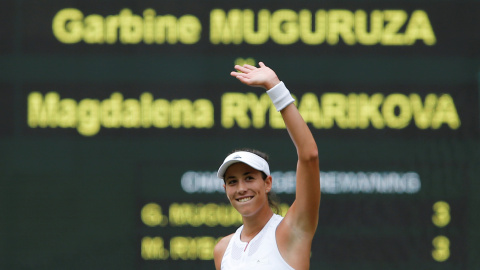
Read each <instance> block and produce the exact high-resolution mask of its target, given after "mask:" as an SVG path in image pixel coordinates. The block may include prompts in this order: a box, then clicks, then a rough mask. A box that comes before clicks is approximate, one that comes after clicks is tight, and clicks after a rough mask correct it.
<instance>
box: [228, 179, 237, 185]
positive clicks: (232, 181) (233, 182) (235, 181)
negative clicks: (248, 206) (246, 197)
mask: <svg viewBox="0 0 480 270" xmlns="http://www.w3.org/2000/svg"><path fill="white" fill-rule="evenodd" d="M236 183H237V180H230V181H228V182H227V185H229V186H232V185H234V184H236Z"/></svg>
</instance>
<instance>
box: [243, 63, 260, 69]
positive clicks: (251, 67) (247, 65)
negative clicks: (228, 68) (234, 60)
mask: <svg viewBox="0 0 480 270" xmlns="http://www.w3.org/2000/svg"><path fill="white" fill-rule="evenodd" d="M243 67H244V68H248V69H250V70H254V69H257V68H256V67H254V66H251V65H249V64H245V65H243Z"/></svg>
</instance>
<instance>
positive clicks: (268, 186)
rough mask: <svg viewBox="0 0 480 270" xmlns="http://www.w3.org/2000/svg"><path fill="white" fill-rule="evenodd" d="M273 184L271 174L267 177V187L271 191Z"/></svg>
mask: <svg viewBox="0 0 480 270" xmlns="http://www.w3.org/2000/svg"><path fill="white" fill-rule="evenodd" d="M272 185H273V178H272V176H271V175H269V176H267V178H266V179H265V189H266V190H268V191H269V192H270V190H272Z"/></svg>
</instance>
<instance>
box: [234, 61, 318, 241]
mask: <svg viewBox="0 0 480 270" xmlns="http://www.w3.org/2000/svg"><path fill="white" fill-rule="evenodd" d="M259 65H260V67H259V68H256V67H254V66H250V65H244V66H238V65H236V66H235V69H237V70H238V71H241V72H231V75H232V76H234V77H236V78H237V79H238V80H240V81H241V82H242V83H244V84H247V85H250V86H256V87H262V88H264V89H266V90H267V91H268V90H271V89H272V88H274V87H275V88H277V87H281V85H279V83H280V79H279V78H278V77H277V75H276V74H275V72H274V71H273V70H272V69H270V68H269V67H267V66H265V64H264V63H262V62H260V63H259ZM267 93H268V92H267ZM280 113H281V114H282V117H283V120H284V121H285V125H286V127H287V130H288V133H289V134H290V137H291V138H292V141H293V143H294V144H295V147H296V149H297V154H298V163H297V186H296V199H295V202H294V203H293V204H292V206H291V207H290V210H289V211H288V213H287V215H286V216H285V221H286V223H288V225H289V227H292V229H295V231H297V232H298V231H300V232H302V233H305V234H307V235H308V234H311V235H312V236H313V234H314V233H315V230H316V228H317V223H318V210H319V207H320V181H319V179H320V169H319V161H318V149H317V145H316V143H315V140H314V138H313V135H312V133H311V132H310V129H309V128H308V126H307V124H306V123H305V121H304V120H303V118H302V116H301V115H300V113H299V112H298V110H297V108H296V107H295V105H294V104H293V103H291V104H289V105H287V106H286V107H284V108H283V109H281V110H280ZM274 181H275V180H274Z"/></svg>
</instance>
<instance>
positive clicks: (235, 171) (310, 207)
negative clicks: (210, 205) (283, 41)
mask: <svg viewBox="0 0 480 270" xmlns="http://www.w3.org/2000/svg"><path fill="white" fill-rule="evenodd" d="M259 66H260V67H258V68H257V67H254V66H251V65H243V66H239V65H236V66H235V69H236V70H237V72H231V75H232V76H233V77H236V78H237V79H238V80H239V81H241V82H242V83H244V84H246V85H249V86H254V87H262V88H264V89H266V90H267V94H268V95H269V96H270V98H271V99H272V102H273V104H274V106H275V108H276V109H277V111H280V113H281V115H282V117H283V120H284V122H285V125H286V127H287V130H288V133H289V134H290V137H291V139H292V141H293V144H294V145H295V147H296V149H297V155H298V162H297V172H296V178H297V179H296V180H297V181H296V195H295V201H294V202H293V204H292V205H291V207H290V208H289V210H288V211H287V213H286V215H285V217H284V218H282V217H281V216H279V215H277V214H274V212H273V210H272V209H271V208H270V205H269V195H268V194H269V193H270V192H271V189H272V181H274V180H275V179H272V176H271V175H270V168H269V165H268V162H267V160H266V159H264V158H263V157H261V156H259V155H258V154H255V153H253V152H255V151H253V152H252V151H237V152H234V153H232V154H230V155H228V156H227V158H225V161H224V162H223V164H222V165H221V166H220V168H219V170H218V177H219V178H222V179H223V180H224V188H225V192H226V194H227V197H228V199H229V201H230V203H231V204H232V206H233V207H235V209H236V210H237V211H238V212H239V213H240V214H241V215H242V219H243V225H242V226H241V227H240V228H238V230H237V231H236V232H235V233H233V234H231V235H228V236H226V237H224V238H222V239H221V240H220V241H219V242H218V243H217V245H216V246H215V249H214V260H215V268H216V269H217V270H220V269H222V270H230V269H248V270H254V269H262V270H269V269H272V270H273V269H274V270H281V269H297V270H303V269H309V267H310V256H311V245H312V240H313V236H314V234H315V230H316V228H317V224H318V211H319V207H320V169H319V159H318V150H317V145H316V143H315V140H314V138H313V136H312V133H311V132H310V130H309V128H308V126H307V124H306V123H305V121H304V120H303V118H302V116H301V115H300V113H299V112H298V110H297V108H296V107H295V105H294V104H293V102H294V99H293V98H292V96H291V94H290V92H289V91H288V89H287V88H286V87H285V84H284V83H283V82H281V81H280V80H279V78H278V77H277V75H276V73H275V72H274V71H273V70H272V69H270V68H269V67H267V66H266V65H265V64H264V63H262V62H260V63H259ZM278 147H282V146H281V145H280V146H278Z"/></svg>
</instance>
